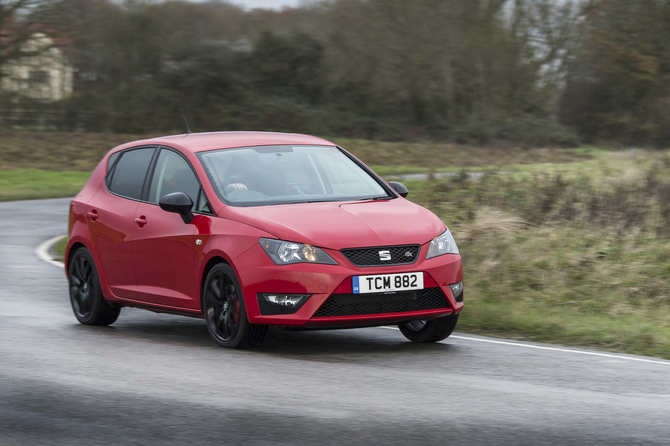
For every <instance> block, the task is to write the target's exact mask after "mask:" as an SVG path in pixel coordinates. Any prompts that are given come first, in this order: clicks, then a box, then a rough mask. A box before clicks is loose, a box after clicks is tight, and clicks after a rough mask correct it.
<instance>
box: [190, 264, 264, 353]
mask: <svg viewBox="0 0 670 446" xmlns="http://www.w3.org/2000/svg"><path fill="white" fill-rule="evenodd" d="M202 294H203V297H202V301H203V305H202V309H203V313H204V315H205V321H206V322H207V331H208V332H209V335H210V336H211V337H212V339H213V340H214V342H216V343H217V344H218V345H219V346H221V347H228V348H250V347H255V346H256V345H258V344H259V343H260V342H261V341H262V340H263V337H264V336H265V333H267V331H268V327H267V325H256V324H250V323H249V320H248V319H247V312H246V309H245V306H244V298H243V295H242V288H241V287H240V283H239V282H238V281H237V277H236V276H235V272H234V271H233V268H232V267H231V266H230V265H227V264H225V263H219V264H218V265H215V266H214V268H212V270H211V271H210V272H209V274H207V279H205V285H204V287H203V293H202Z"/></svg>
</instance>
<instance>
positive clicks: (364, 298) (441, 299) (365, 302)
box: [313, 288, 451, 318]
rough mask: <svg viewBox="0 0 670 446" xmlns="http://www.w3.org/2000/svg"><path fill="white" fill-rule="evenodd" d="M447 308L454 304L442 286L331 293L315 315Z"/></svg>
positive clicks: (332, 315)
mask: <svg viewBox="0 0 670 446" xmlns="http://www.w3.org/2000/svg"><path fill="white" fill-rule="evenodd" d="M448 308H451V307H450V306H449V302H448V301H447V298H446V297H445V296H444V293H442V290H441V289H439V288H425V289H423V290H416V291H403V292H397V293H395V294H383V293H382V294H377V293H374V294H332V295H331V296H330V297H329V298H328V299H326V301H325V302H324V303H323V305H321V307H320V308H319V309H318V311H317V312H316V313H315V314H314V316H313V317H315V318H316V317H337V316H361V315H366V314H386V313H404V312H408V311H424V310H440V309H448Z"/></svg>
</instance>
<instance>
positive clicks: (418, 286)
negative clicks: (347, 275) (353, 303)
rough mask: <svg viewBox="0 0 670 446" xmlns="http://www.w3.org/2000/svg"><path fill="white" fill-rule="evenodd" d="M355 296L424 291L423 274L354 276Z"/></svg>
mask: <svg viewBox="0 0 670 446" xmlns="http://www.w3.org/2000/svg"><path fill="white" fill-rule="evenodd" d="M352 279H353V283H352V285H353V289H354V294H364V293H385V292H389V291H407V290H422V289H423V273H422V272H421V273H401V274H377V275H374V276H354V277H353V278H352Z"/></svg>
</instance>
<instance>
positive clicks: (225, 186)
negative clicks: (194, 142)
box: [199, 146, 393, 206]
mask: <svg viewBox="0 0 670 446" xmlns="http://www.w3.org/2000/svg"><path fill="white" fill-rule="evenodd" d="M199 157H200V159H201V161H202V164H203V166H204V167H205V170H206V171H207V175H208V176H209V179H210V181H211V183H212V186H213V187H214V189H215V190H216V192H217V194H218V195H219V198H221V199H222V200H223V201H224V202H225V203H227V204H230V205H233V206H262V205H272V204H285V203H311V202H319V201H350V200H371V199H380V198H393V197H392V196H391V195H390V194H389V193H387V192H386V190H385V189H384V187H382V185H381V184H380V183H379V182H378V181H377V180H376V179H375V178H373V177H372V175H370V174H369V173H368V172H367V171H365V170H364V169H363V168H362V167H361V166H359V165H358V164H357V163H356V162H354V161H353V160H352V159H351V158H349V156H347V155H346V154H345V153H344V152H343V151H342V150H340V149H338V148H336V147H326V146H263V147H245V148H240V149H224V150H215V151H210V152H204V153H201V154H199Z"/></svg>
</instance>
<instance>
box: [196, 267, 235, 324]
mask: <svg viewBox="0 0 670 446" xmlns="http://www.w3.org/2000/svg"><path fill="white" fill-rule="evenodd" d="M219 263H225V264H226V265H230V262H228V261H227V260H226V259H225V258H223V257H221V256H219V255H215V256H213V257H212V258H210V259H209V260H208V261H207V263H205V267H204V268H203V269H202V274H201V276H200V286H199V289H200V299H199V300H200V311H201V312H202V313H203V314H204V305H203V304H204V302H203V299H204V298H205V281H206V280H207V276H208V275H209V272H210V271H211V270H212V268H214V267H215V266H216V265H218V264H219ZM231 267H232V265H231ZM233 269H234V268H233ZM238 280H239V279H238Z"/></svg>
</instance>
